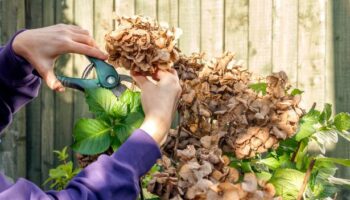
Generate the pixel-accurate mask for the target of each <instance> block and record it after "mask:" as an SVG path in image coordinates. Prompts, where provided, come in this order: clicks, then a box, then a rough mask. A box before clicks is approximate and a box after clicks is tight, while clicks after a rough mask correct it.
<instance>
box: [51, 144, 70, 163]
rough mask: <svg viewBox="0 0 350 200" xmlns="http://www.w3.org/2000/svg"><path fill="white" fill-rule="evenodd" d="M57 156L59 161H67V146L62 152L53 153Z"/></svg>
mask: <svg viewBox="0 0 350 200" xmlns="http://www.w3.org/2000/svg"><path fill="white" fill-rule="evenodd" d="M53 152H54V153H56V154H57V157H58V160H59V161H65V160H66V159H67V158H68V154H67V146H65V147H64V148H63V149H62V150H61V151H53Z"/></svg>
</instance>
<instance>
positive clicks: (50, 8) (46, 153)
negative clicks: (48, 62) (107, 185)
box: [38, 0, 55, 189]
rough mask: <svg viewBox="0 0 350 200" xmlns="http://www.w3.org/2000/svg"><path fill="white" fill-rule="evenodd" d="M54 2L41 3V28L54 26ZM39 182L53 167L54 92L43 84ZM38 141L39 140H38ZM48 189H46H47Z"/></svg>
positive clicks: (52, 0)
mask: <svg viewBox="0 0 350 200" xmlns="http://www.w3.org/2000/svg"><path fill="white" fill-rule="evenodd" d="M54 20H55V2H54V0H45V1H43V26H50V25H53V24H54ZM41 98H42V100H41V117H42V119H44V120H45V121H44V122H43V121H41V154H40V155H41V178H42V180H41V182H43V180H46V179H47V178H48V174H49V170H50V169H51V168H52V167H53V166H54V155H53V150H54V133H55V117H54V112H55V111H54V109H55V101H54V92H53V91H52V90H51V89H50V88H49V87H48V86H47V85H46V84H45V83H43V86H42V88H41ZM38 139H39V138H38ZM47 189H48V188H47Z"/></svg>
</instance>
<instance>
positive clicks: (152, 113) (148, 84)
mask: <svg viewBox="0 0 350 200" xmlns="http://www.w3.org/2000/svg"><path fill="white" fill-rule="evenodd" d="M133 79H134V80H135V81H136V84H137V85H138V86H139V87H140V89H141V102H142V107H143V110H144V112H145V120H144V122H143V124H142V125H141V127H140V128H141V129H142V130H144V131H145V132H147V133H148V134H150V135H151V137H152V138H153V139H154V140H155V141H156V142H157V143H158V144H159V145H161V144H162V142H163V141H165V139H166V136H167V133H168V131H169V129H170V125H171V122H172V119H173V115H174V113H175V110H176V108H177V102H178V100H179V98H180V95H181V86H180V83H179V78H178V76H177V73H176V71H175V70H174V69H172V70H171V71H170V72H169V71H161V70H160V71H158V72H157V79H158V80H159V81H158V82H156V83H154V82H152V81H150V80H148V79H147V78H146V77H145V76H140V75H133Z"/></svg>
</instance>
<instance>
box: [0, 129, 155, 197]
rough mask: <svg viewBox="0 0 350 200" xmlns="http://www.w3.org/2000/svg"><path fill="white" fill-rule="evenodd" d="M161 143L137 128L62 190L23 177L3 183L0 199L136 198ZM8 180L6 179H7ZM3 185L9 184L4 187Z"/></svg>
mask: <svg viewBox="0 0 350 200" xmlns="http://www.w3.org/2000/svg"><path fill="white" fill-rule="evenodd" d="M160 155H161V154H160V149H159V147H158V145H157V143H156V142H155V141H154V140H153V139H152V138H151V137H150V136H149V135H148V134H147V133H145V132H144V131H143V130H141V129H138V130H136V131H135V132H134V133H133V134H132V135H131V136H130V138H129V139H128V140H127V141H126V142H125V143H124V144H123V145H122V146H121V147H120V148H119V150H118V151H117V152H115V153H114V154H113V155H112V156H106V155H102V156H100V157H99V158H98V160H97V161H96V162H95V163H93V164H91V165H89V166H88V167H87V168H85V169H84V170H82V171H81V172H80V173H79V174H78V175H77V176H76V177H75V178H74V179H73V180H72V181H71V182H70V183H69V184H68V186H67V187H66V188H65V189H64V190H62V191H59V192H57V191H49V192H46V193H45V192H43V191H41V190H40V189H39V188H38V187H37V186H35V185H34V184H33V183H30V182H29V181H26V180H25V179H19V180H18V181H17V182H16V183H15V184H13V185H10V184H8V183H7V185H3V186H1V183H2V182H1V177H0V199H27V200H34V199H59V200H62V199H64V200H68V199H69V200H77V199H79V200H85V199H89V200H95V199H123V200H128V199H136V198H137V196H138V194H139V191H140V188H139V185H138V181H139V178H140V177H141V176H142V175H144V174H145V173H146V172H147V171H148V170H149V169H150V168H151V167H152V166H153V164H154V163H155V162H156V160H157V159H158V158H160ZM4 184H6V183H4ZM1 188H5V189H4V190H3V191H1Z"/></svg>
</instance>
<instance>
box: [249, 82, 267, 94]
mask: <svg viewBox="0 0 350 200" xmlns="http://www.w3.org/2000/svg"><path fill="white" fill-rule="evenodd" d="M248 87H249V88H250V89H252V90H254V91H255V92H257V93H260V92H261V93H262V94H263V95H265V94H266V88H267V83H253V84H250V85H248Z"/></svg>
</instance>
